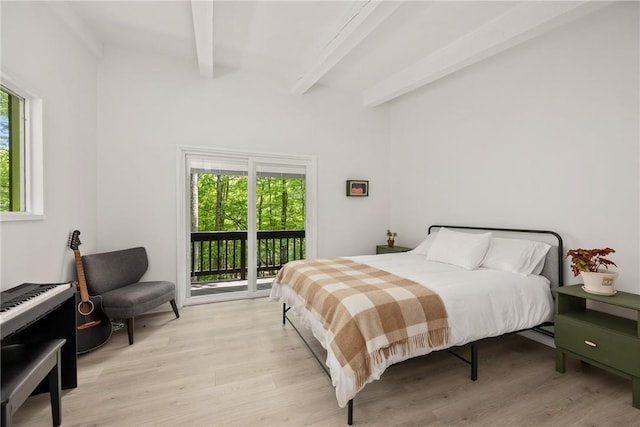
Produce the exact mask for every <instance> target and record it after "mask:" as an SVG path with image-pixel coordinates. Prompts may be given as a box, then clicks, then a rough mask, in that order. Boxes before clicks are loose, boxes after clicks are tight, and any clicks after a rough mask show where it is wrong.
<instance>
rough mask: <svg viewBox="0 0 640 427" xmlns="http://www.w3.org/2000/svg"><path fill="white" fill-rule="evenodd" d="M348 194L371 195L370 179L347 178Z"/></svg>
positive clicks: (354, 195)
mask: <svg viewBox="0 0 640 427" xmlns="http://www.w3.org/2000/svg"><path fill="white" fill-rule="evenodd" d="M347 196H348V197H367V196H369V181H364V180H361V179H348V180H347Z"/></svg>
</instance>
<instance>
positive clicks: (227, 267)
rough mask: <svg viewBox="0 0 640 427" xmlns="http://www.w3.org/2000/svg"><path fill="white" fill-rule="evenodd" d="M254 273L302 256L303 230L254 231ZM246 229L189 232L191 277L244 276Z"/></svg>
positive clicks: (219, 278) (227, 278) (265, 272)
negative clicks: (255, 248) (255, 247)
mask: <svg viewBox="0 0 640 427" xmlns="http://www.w3.org/2000/svg"><path fill="white" fill-rule="evenodd" d="M257 238H258V241H257V246H258V248H257V249H258V250H257V260H256V261H257V267H258V268H257V269H258V277H272V276H275V275H276V273H277V272H278V270H279V269H280V268H281V267H282V266H283V265H284V264H286V263H287V262H289V261H294V260H297V259H304V257H305V233H304V230H274V231H258V236H257ZM246 278H247V232H246V231H203V232H196V233H191V281H192V282H218V281H227V282H229V281H234V280H246Z"/></svg>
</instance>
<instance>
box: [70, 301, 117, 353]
mask: <svg viewBox="0 0 640 427" xmlns="http://www.w3.org/2000/svg"><path fill="white" fill-rule="evenodd" d="M77 296H78V297H79V296H80V293H79V292H78V293H77ZM89 300H90V301H91V302H92V303H93V307H94V308H93V311H92V312H91V313H90V314H88V315H86V316H85V315H84V314H82V313H80V311H79V310H76V325H77V328H76V339H77V342H78V344H77V346H78V347H77V352H78V354H82V353H87V352H89V351H91V350H95V349H96V348H98V347H100V346H102V345H103V344H105V343H106V342H107V341H109V338H111V332H112V328H111V320H109V318H108V317H107V315H106V314H104V312H103V311H102V297H101V296H99V295H98V296H93V297H91V296H90V297H89ZM79 301H80V298H77V299H76V302H78V303H79ZM87 325H89V326H87Z"/></svg>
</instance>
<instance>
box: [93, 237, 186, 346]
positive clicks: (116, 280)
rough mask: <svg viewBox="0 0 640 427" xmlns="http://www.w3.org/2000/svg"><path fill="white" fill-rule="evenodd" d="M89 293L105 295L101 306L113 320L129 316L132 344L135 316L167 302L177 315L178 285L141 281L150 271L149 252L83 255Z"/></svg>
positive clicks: (130, 250) (136, 251)
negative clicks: (176, 298) (176, 296)
mask: <svg viewBox="0 0 640 427" xmlns="http://www.w3.org/2000/svg"><path fill="white" fill-rule="evenodd" d="M82 265H83V267H84V272H85V277H86V280H87V288H88V289H89V294H90V295H101V296H102V309H103V311H104V313H105V314H106V315H107V316H108V317H109V318H111V319H126V320H127V332H128V334H129V345H131V344H133V329H134V322H133V319H134V318H135V317H136V316H139V315H140V314H142V313H145V312H146V311H149V310H151V309H152V308H155V307H158V306H159V305H161V304H164V303H166V302H169V303H171V308H173V312H174V313H175V315H176V318H178V317H180V314H179V313H178V306H177V305H176V300H175V293H176V285H175V284H174V283H172V282H165V281H151V282H140V281H139V280H140V279H141V278H142V276H143V275H144V273H145V272H146V271H147V268H148V266H149V261H148V259H147V251H146V250H145V249H144V248H142V247H138V248H131V249H124V250H121V251H114V252H105V253H99V254H93V255H85V256H83V257H82Z"/></svg>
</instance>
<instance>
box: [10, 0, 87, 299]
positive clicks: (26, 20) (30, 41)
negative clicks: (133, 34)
mask: <svg viewBox="0 0 640 427" xmlns="http://www.w3.org/2000/svg"><path fill="white" fill-rule="evenodd" d="M1 19H2V21H1V26H0V28H1V40H2V41H1V43H2V50H1V51H0V53H1V56H0V58H1V63H0V66H1V68H2V71H3V72H5V73H6V74H7V75H9V76H10V77H11V79H12V80H14V81H17V82H19V83H20V84H21V86H22V88H23V89H25V90H27V91H30V92H32V93H34V94H36V95H37V96H39V97H41V98H42V99H43V109H44V111H43V121H44V123H43V133H44V136H43V139H44V192H45V195H44V210H45V212H44V213H45V219H43V220H37V221H19V222H2V223H0V239H1V248H2V253H1V257H0V270H1V273H0V289H3V290H4V289H8V288H11V287H13V286H16V285H19V284H20V283H23V282H55V281H61V280H68V279H71V278H72V276H73V268H72V266H73V264H72V260H73V253H72V252H71V250H69V248H68V246H67V239H68V236H69V233H70V232H71V231H72V230H74V229H76V228H77V229H79V230H81V232H82V235H81V240H84V243H85V244H84V245H83V246H81V247H80V250H81V251H84V250H87V251H91V250H93V248H94V247H95V246H94V242H95V239H96V234H95V228H96V174H95V169H96V147H97V127H96V99H97V97H96V67H97V61H96V59H95V58H93V57H92V56H91V54H90V53H89V52H88V51H87V50H86V48H85V47H84V46H83V45H82V44H81V43H80V42H79V41H78V40H77V39H76V38H75V37H74V36H72V35H71V34H70V33H69V31H68V30H67V28H66V27H65V26H64V25H63V24H61V23H60V22H59V21H58V20H57V19H54V18H52V15H51V11H50V10H49V8H48V7H46V6H44V5H42V4H38V3H32V2H2V16H1Z"/></svg>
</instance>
